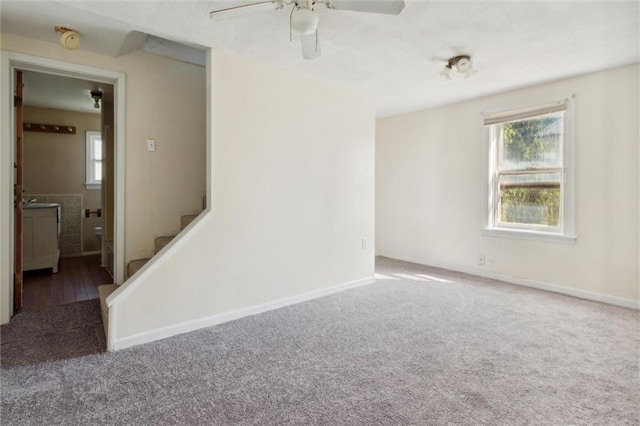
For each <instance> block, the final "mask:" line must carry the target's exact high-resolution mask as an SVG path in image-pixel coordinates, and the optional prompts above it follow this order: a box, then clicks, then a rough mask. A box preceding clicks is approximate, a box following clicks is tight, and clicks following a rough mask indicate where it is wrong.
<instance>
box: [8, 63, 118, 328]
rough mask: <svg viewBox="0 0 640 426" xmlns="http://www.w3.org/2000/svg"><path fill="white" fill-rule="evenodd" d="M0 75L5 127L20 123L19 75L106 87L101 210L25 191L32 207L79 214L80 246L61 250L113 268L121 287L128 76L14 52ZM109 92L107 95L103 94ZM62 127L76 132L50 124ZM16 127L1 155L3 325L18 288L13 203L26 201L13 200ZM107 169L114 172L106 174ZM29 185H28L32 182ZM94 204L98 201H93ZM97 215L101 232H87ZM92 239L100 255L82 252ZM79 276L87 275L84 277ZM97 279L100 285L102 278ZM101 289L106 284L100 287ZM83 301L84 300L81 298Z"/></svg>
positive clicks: (74, 228)
mask: <svg viewBox="0 0 640 426" xmlns="http://www.w3.org/2000/svg"><path fill="white" fill-rule="evenodd" d="M2 71H3V72H2V74H3V76H2V94H3V96H2V98H3V99H4V101H3V102H2V119H3V121H4V120H6V121H5V122H7V123H16V111H15V109H14V105H13V101H14V99H13V93H14V91H13V88H14V87H15V83H16V79H17V74H18V71H20V72H22V73H25V72H26V73H31V74H33V75H35V76H39V77H46V78H49V79H57V80H56V81H58V82H60V81H62V80H60V79H67V80H68V81H75V82H78V81H84V82H88V83H89V84H91V85H93V86H98V87H97V88H100V86H102V91H103V95H104V97H103V98H102V99H100V101H99V103H101V105H100V107H101V109H103V112H102V113H101V114H100V120H99V123H100V124H99V126H100V127H101V128H99V129H98V130H99V131H100V135H101V139H102V141H101V142H103V146H105V149H107V148H108V144H109V143H110V144H111V148H112V150H111V155H110V157H111V164H110V165H109V164H108V161H107V160H108V159H107V158H106V157H102V156H101V155H106V152H103V153H102V154H101V155H100V156H98V157H100V158H95V159H96V160H98V161H99V162H102V163H101V164H100V165H99V167H100V168H104V169H105V173H106V174H105V175H106V176H111V178H110V182H111V183H110V192H109V189H108V188H109V186H108V185H104V183H102V185H101V187H102V196H101V195H98V197H97V198H98V200H99V202H98V204H99V206H100V207H98V208H95V207H93V208H92V207H89V208H82V207H84V205H83V204H78V203H77V202H76V200H73V199H71V198H68V199H63V200H62V202H56V200H49V199H47V198H46V196H48V195H50V194H44V193H43V194H34V193H33V192H34V191H36V192H44V191H41V189H38V187H37V186H34V187H33V188H34V189H33V190H32V189H30V188H28V187H26V186H25V194H26V199H25V201H27V202H28V201H32V200H34V199H35V201H33V203H34V204H37V203H38V202H40V201H47V203H44V202H43V203H42V204H58V205H64V204H65V203H67V204H69V205H71V206H72V208H71V210H75V211H76V212H77V211H78V210H79V211H80V214H81V215H82V216H81V221H80V223H79V224H78V223H77V221H76V222H75V223H73V224H72V225H73V226H71V228H72V231H74V232H76V234H79V235H80V241H79V246H78V242H77V241H78V239H77V236H76V240H75V241H76V243H71V242H70V241H71V240H73V238H67V240H66V246H65V244H61V245H60V248H63V247H66V250H67V253H70V251H69V250H71V251H73V249H70V248H69V247H75V250H76V251H78V252H79V253H78V254H79V255H80V256H82V254H83V251H84V252H85V253H84V254H87V252H88V253H90V254H92V255H93V256H94V257H95V259H96V261H97V262H99V263H100V265H102V266H105V267H109V269H110V271H111V274H112V275H113V279H109V281H111V282H115V283H118V284H121V283H122V282H123V277H124V196H123V195H124V164H123V163H124V94H125V92H124V90H125V76H124V74H122V73H118V72H113V71H108V70H102V69H97V68H92V67H86V66H80V65H76V64H69V63H64V62H60V61H55V60H50V59H46V58H39V57H33V56H30V55H24V54H18V53H11V52H2ZM49 85H50V86H53V87H59V84H56V83H54V84H49ZM107 88H108V90H105V89H107ZM27 90H29V89H27ZM109 92H110V93H109ZM107 94H109V96H106V95H107ZM86 98H87V101H88V102H89V104H90V105H93V103H94V100H93V99H92V98H91V96H90V94H88V95H87V97H86ZM7 101H9V102H7ZM108 111H110V114H108V113H107V112H108ZM109 116H110V117H109ZM109 120H110V121H109ZM23 121H25V123H28V121H27V120H23ZM32 121H33V123H28V124H41V125H44V124H45V123H38V122H37V120H32ZM58 124H61V125H67V124H68V125H70V126H68V127H73V125H72V123H66V122H64V123H63V122H60V123H52V124H51V125H52V126H53V127H58V128H61V126H59V125H58ZM16 127H17V126H16V125H15V124H14V125H13V126H3V130H2V132H3V142H2V153H3V154H5V153H7V154H9V155H7V156H5V155H3V159H2V160H1V161H0V176H1V177H2V182H3V184H2V191H0V195H1V201H2V204H3V212H2V213H3V216H4V215H5V214H7V215H6V216H5V218H8V219H9V220H8V221H7V220H4V219H5V218H3V220H2V221H0V236H1V237H5V236H8V237H10V238H2V240H3V242H2V246H1V247H0V252H2V253H3V255H2V259H0V262H1V264H0V279H1V282H0V284H1V288H0V291H1V293H0V296H2V297H0V305H1V306H0V316H1V318H0V319H1V320H2V322H8V319H9V318H10V316H11V315H13V314H14V313H15V312H14V305H13V300H14V292H15V287H14V284H15V283H14V279H13V278H14V275H15V274H14V272H15V269H16V268H15V253H14V248H15V246H16V242H17V241H18V237H19V236H18V235H16V231H15V230H14V225H15V221H16V217H15V216H16V214H15V212H14V211H13V207H14V202H13V201H14V200H16V201H17V200H20V201H22V194H20V195H19V196H18V195H17V194H14V184H15V181H16V176H15V173H14V171H13V170H14V166H15V164H14V161H13V160H15V158H16V157H15V154H16V142H15V141H16V133H17V129H16ZM77 131H78V128H77V127H76V132H77ZM84 136H85V135H82V137H83V138H84ZM8 141H9V142H8ZM85 147H86V145H85V144H83V146H82V152H83V157H82V159H81V160H80V161H81V163H82V169H83V170H85V166H86V164H85V161H86V160H85V156H84V152H85ZM107 152H108V151H107ZM109 168H110V170H107V169H109ZM109 173H110V174H109ZM25 183H27V185H29V184H28V181H27V182H25ZM87 183H88V182H86V181H84V179H83V182H82V184H83V185H86V184H87ZM54 192H62V191H54ZM34 195H38V196H45V197H44V198H43V199H42V200H38V197H37V196H34ZM54 195H55V194H54ZM57 195H61V194H57ZM29 197H31V198H29ZM93 198H95V196H94V197H93ZM4 206H7V207H4ZM87 207H88V206H87ZM97 209H100V210H101V213H103V214H102V215H101V216H102V219H101V220H102V222H101V225H102V226H99V225H96V226H91V227H88V225H89V221H87V222H84V219H88V218H87V217H86V216H87V214H88V215H89V218H92V217H93V218H95V216H97ZM7 210H8V211H7ZM65 218H66V219H69V216H68V215H67V216H63V217H62V221H64V220H65ZM74 220H75V219H74ZM63 223H64V222H63ZM78 227H79V228H80V232H79V233H78V232H77V231H78ZM97 227H100V228H102V232H101V233H102V235H101V240H100V241H99V242H98V241H97V238H98V236H97V235H95V233H94V232H92V231H93V228H97ZM86 229H89V231H85V230H86ZM85 234H88V235H85ZM21 235H22V234H20V236H21ZM90 238H95V243H96V246H97V247H96V246H94V248H97V250H83V240H87V239H89V240H88V241H90ZM7 242H9V244H7ZM18 244H19V243H18ZM74 244H75V245H74ZM88 247H90V244H89V245H88ZM78 248H79V250H78ZM91 252H93V253H91ZM5 253H6V254H7V256H5ZM70 257H73V256H70ZM62 259H63V263H62V265H64V259H65V255H63V257H62ZM80 263H81V262H80ZM80 263H79V262H75V267H71V266H69V267H68V268H67V269H76V270H80V269H82V268H80V267H79V265H80ZM52 269H53V268H52ZM51 272H53V271H51ZM81 274H86V273H83V272H81ZM54 275H55V274H54ZM98 279H99V280H100V281H102V280H103V279H104V278H98ZM100 284H105V283H104V282H101V283H100ZM52 285H53V284H52ZM74 290H75V292H76V293H82V291H81V290H80V289H78V288H74ZM41 291H42V289H41ZM66 292H67V293H70V291H69V290H68V289H67V290H66ZM89 293H90V291H87V295H86V296H85V297H89ZM80 297H83V296H82V295H80ZM53 300H54V301H55V300H57V301H60V300H61V298H60V297H59V296H56V297H54V298H53ZM62 300H63V303H65V302H64V300H69V299H64V298H63V299H62Z"/></svg>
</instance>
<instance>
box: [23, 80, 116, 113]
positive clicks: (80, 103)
mask: <svg viewBox="0 0 640 426" xmlns="http://www.w3.org/2000/svg"><path fill="white" fill-rule="evenodd" d="M23 85H24V88H23V101H24V104H25V105H27V106H36V107H41V108H56V109H64V110H68V111H79V112H88V113H93V114H97V113H100V109H96V108H94V107H93V104H94V101H93V99H92V98H91V91H92V90H101V91H102V92H103V98H104V99H108V100H109V99H110V100H113V86H112V85H110V84H106V83H97V82H93V81H88V80H81V79H78V78H70V77H63V76H59V75H52V74H43V73H38V72H30V71H29V72H24V73H23Z"/></svg>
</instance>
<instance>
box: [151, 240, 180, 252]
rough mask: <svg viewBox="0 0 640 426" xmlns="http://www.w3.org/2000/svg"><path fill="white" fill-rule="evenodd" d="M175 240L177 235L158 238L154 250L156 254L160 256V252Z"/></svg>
mask: <svg viewBox="0 0 640 426" xmlns="http://www.w3.org/2000/svg"><path fill="white" fill-rule="evenodd" d="M174 238H175V235H173V236H167V237H158V238H156V239H155V242H154V244H155V246H154V247H155V248H154V252H153V253H154V254H158V252H159V251H160V250H162V249H163V248H164V247H165V246H166V245H167V244H169V243H170V242H171V240H173V239H174Z"/></svg>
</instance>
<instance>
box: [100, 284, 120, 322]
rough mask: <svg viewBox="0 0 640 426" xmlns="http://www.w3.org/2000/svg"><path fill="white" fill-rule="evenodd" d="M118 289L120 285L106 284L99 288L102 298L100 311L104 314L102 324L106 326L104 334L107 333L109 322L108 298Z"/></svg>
mask: <svg viewBox="0 0 640 426" xmlns="http://www.w3.org/2000/svg"><path fill="white" fill-rule="evenodd" d="M117 289H118V284H105V285H100V286H98V295H99V296H100V311H101V312H102V324H103V325H104V333H105V334H106V333H107V329H108V328H109V327H108V324H109V323H108V321H109V307H108V306H107V297H109V295H110V294H111V293H113V292H114V291H116V290H117Z"/></svg>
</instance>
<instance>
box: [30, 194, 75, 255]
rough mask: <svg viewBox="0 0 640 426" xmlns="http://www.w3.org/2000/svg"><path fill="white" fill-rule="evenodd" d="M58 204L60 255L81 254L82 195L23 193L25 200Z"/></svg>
mask: <svg viewBox="0 0 640 426" xmlns="http://www.w3.org/2000/svg"><path fill="white" fill-rule="evenodd" d="M34 198H35V199H37V200H38V201H37V202H38V203H58V204H60V225H61V226H60V256H61V257H71V256H80V255H82V195H80V194H25V199H26V200H32V199H34Z"/></svg>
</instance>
